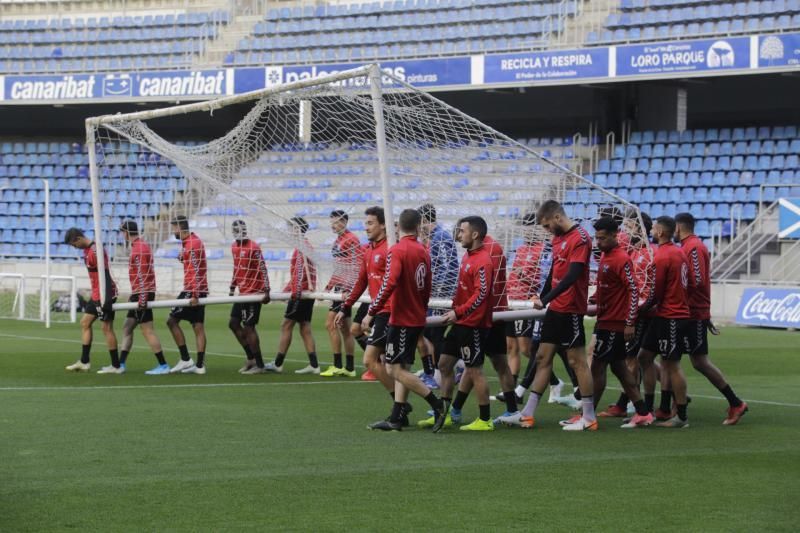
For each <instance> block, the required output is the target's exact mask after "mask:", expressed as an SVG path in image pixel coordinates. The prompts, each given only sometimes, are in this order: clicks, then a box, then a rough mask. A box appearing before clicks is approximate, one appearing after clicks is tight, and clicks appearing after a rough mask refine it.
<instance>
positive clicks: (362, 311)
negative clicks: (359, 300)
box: [353, 302, 369, 324]
mask: <svg viewBox="0 0 800 533" xmlns="http://www.w3.org/2000/svg"><path fill="white" fill-rule="evenodd" d="M367 311H369V304H368V303H366V302H364V303H363V304H361V305H359V306H358V311H356V316H355V318H354V319H353V322H355V323H356V324H361V323H362V322H363V321H364V319H365V318H367Z"/></svg>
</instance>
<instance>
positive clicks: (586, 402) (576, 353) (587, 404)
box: [567, 346, 596, 422]
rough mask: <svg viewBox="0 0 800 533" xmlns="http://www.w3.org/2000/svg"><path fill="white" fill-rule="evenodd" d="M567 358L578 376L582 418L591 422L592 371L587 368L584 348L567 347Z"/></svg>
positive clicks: (592, 419)
mask: <svg viewBox="0 0 800 533" xmlns="http://www.w3.org/2000/svg"><path fill="white" fill-rule="evenodd" d="M567 360H568V361H569V366H570V367H571V368H572V369H573V370H574V371H575V376H576V377H577V378H578V387H579V390H580V393H581V408H582V411H583V420H584V421H586V422H593V421H595V420H596V416H595V412H594V399H593V396H594V392H593V391H594V384H593V382H592V371H591V370H590V369H589V364H588V361H587V356H586V349H585V348H584V347H583V346H581V347H578V348H570V349H568V350H567Z"/></svg>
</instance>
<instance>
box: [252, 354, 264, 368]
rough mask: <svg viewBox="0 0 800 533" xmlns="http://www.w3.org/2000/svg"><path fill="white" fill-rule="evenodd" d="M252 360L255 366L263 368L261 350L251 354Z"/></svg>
mask: <svg viewBox="0 0 800 533" xmlns="http://www.w3.org/2000/svg"><path fill="white" fill-rule="evenodd" d="M253 359H255V360H256V366H257V367H258V368H264V358H263V357H261V350H258V351H257V352H253Z"/></svg>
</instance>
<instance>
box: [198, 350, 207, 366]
mask: <svg viewBox="0 0 800 533" xmlns="http://www.w3.org/2000/svg"><path fill="white" fill-rule="evenodd" d="M205 360H206V352H197V368H203V364H204V363H205Z"/></svg>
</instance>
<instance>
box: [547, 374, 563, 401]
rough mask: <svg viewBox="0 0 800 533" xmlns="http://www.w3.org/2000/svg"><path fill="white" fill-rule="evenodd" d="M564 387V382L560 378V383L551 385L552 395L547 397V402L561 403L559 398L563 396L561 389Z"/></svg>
mask: <svg viewBox="0 0 800 533" xmlns="http://www.w3.org/2000/svg"><path fill="white" fill-rule="evenodd" d="M563 388H564V382H563V381H561V380H560V379H559V380H558V385H550V396H549V397H548V398H547V403H559V402H558V399H559V398H561V391H562V389H563Z"/></svg>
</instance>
